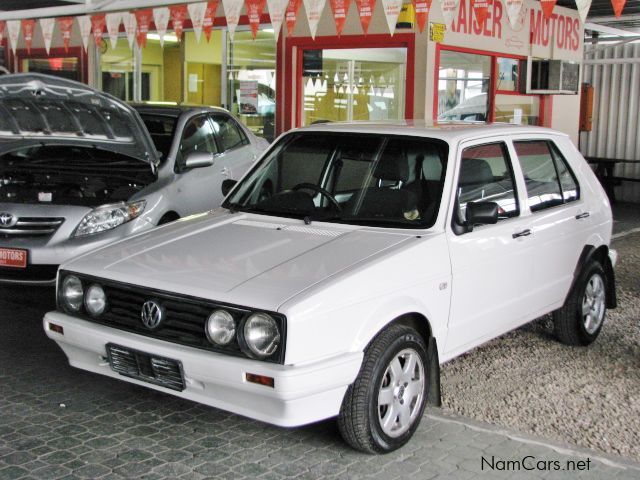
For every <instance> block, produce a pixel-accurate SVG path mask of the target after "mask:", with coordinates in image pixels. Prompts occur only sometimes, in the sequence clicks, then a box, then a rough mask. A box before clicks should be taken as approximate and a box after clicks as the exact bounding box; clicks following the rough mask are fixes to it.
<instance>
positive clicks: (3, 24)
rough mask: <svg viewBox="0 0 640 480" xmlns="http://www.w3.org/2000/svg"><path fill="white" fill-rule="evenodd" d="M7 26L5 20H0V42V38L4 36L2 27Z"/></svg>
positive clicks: (0, 40)
mask: <svg viewBox="0 0 640 480" xmlns="http://www.w3.org/2000/svg"><path fill="white" fill-rule="evenodd" d="M6 26H7V22H5V21H4V20H1V21H0V42H2V39H3V38H4V29H5V27H6Z"/></svg>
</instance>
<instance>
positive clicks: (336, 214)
mask: <svg viewBox="0 0 640 480" xmlns="http://www.w3.org/2000/svg"><path fill="white" fill-rule="evenodd" d="M447 153H448V148H447V144H446V143H445V142H443V141H441V140H436V139H425V138H419V137H411V136H398V135H388V136H385V135H370V134H359V133H328V132H327V133H322V132H320V133H319V132H297V133H293V134H290V135H287V136H286V137H284V138H283V139H282V140H281V141H280V142H278V144H277V145H275V146H274V147H273V148H272V149H271V151H270V153H269V154H268V155H267V156H266V157H265V158H264V159H263V160H262V161H261V162H260V164H259V165H257V166H256V167H255V168H254V169H253V171H252V172H251V173H250V174H249V175H248V176H247V177H245V178H244V180H243V181H242V183H241V184H240V185H239V186H238V188H236V189H235V190H234V193H233V194H231V195H230V196H229V198H228V199H227V200H226V202H225V203H224V205H223V206H224V207H225V208H229V209H232V210H238V211H246V212H254V213H261V214H267V215H276V216H286V217H293V218H301V219H305V220H307V221H312V220H319V221H327V222H337V223H350V224H356V225H371V226H378V227H379V226H386V227H398V228H428V227H431V226H432V225H433V223H434V222H435V218H436V216H437V213H438V207H439V205H440V198H441V196H442V187H443V183H444V174H445V171H446V162H447Z"/></svg>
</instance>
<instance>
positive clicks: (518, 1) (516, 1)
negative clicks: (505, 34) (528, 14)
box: [507, 0, 524, 31]
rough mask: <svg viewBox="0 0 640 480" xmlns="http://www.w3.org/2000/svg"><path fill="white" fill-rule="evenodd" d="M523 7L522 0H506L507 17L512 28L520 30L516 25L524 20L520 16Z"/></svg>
mask: <svg viewBox="0 0 640 480" xmlns="http://www.w3.org/2000/svg"><path fill="white" fill-rule="evenodd" d="M523 9H524V0H507V17H508V18H509V25H511V29H512V30H516V31H518V30H520V29H519V28H518V25H521V24H522V22H523V20H524V18H522V13H523V12H522V11H523Z"/></svg>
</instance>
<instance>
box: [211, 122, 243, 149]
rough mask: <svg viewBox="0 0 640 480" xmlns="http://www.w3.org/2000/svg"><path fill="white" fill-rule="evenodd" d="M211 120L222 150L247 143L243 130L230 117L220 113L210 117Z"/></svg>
mask: <svg viewBox="0 0 640 480" xmlns="http://www.w3.org/2000/svg"><path fill="white" fill-rule="evenodd" d="M211 121H212V122H213V129H214V131H215V132H216V135H217V137H218V142H220V148H221V149H222V151H223V152H226V151H227V150H231V149H233V148H236V147H239V146H242V145H246V144H247V143H249V140H248V139H247V137H246V136H245V135H244V132H242V130H241V129H240V127H238V125H237V124H236V122H235V121H234V120H233V119H232V118H231V117H227V116H223V115H220V116H215V117H212V118H211Z"/></svg>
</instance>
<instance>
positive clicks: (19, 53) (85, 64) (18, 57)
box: [9, 47, 89, 83]
mask: <svg viewBox="0 0 640 480" xmlns="http://www.w3.org/2000/svg"><path fill="white" fill-rule="evenodd" d="M9 56H10V57H12V58H11V60H12V62H11V65H12V66H14V68H15V66H17V69H18V72H20V73H22V72H23V70H22V60H29V59H32V58H36V59H45V60H46V59H49V58H55V57H64V58H77V59H78V66H79V68H80V81H81V82H83V83H88V82H89V61H88V55H87V53H86V52H85V51H84V48H82V47H69V50H68V51H65V49H64V48H52V49H50V51H49V53H48V54H47V51H46V50H45V49H44V48H32V49H31V52H27V50H26V49H25V48H19V49H17V50H16V54H15V55H13V54H12V53H9ZM13 70H14V69H12V71H13Z"/></svg>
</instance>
